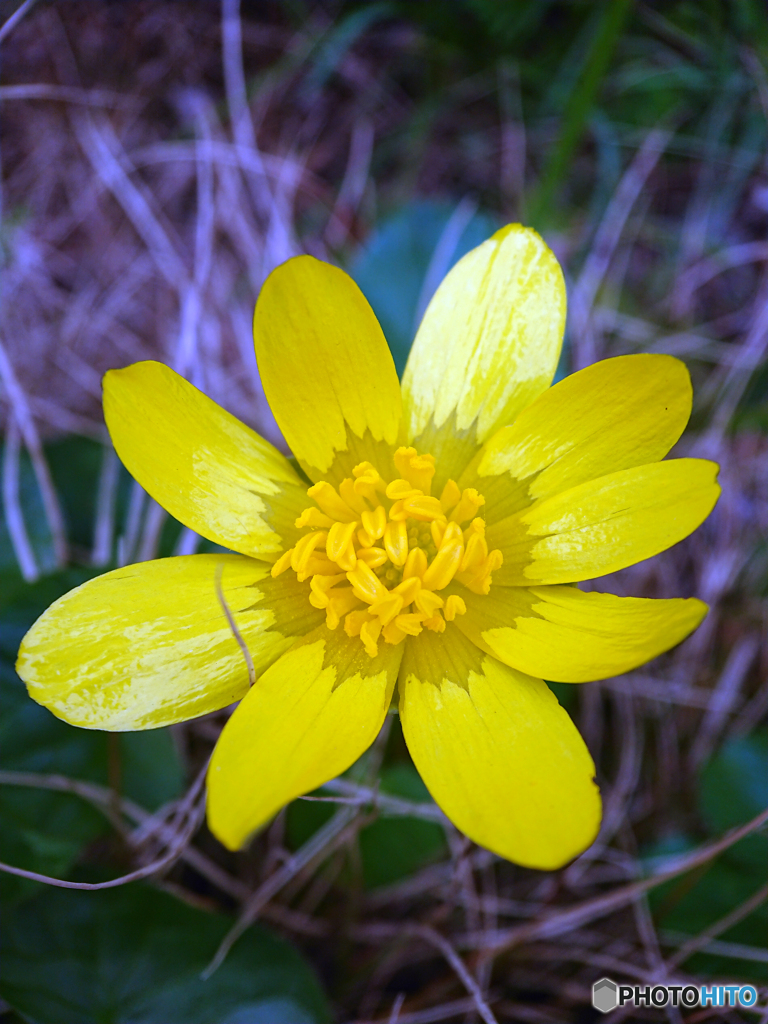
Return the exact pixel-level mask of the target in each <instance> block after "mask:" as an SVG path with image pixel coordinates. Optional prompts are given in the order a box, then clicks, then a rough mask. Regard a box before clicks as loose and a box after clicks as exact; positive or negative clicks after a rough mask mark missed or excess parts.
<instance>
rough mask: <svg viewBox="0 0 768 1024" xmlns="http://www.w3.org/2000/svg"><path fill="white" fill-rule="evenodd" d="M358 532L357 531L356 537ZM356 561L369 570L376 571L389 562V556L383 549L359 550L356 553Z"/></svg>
mask: <svg viewBox="0 0 768 1024" xmlns="http://www.w3.org/2000/svg"><path fill="white" fill-rule="evenodd" d="M359 535H360V531H359V530H358V536H359ZM357 558H358V561H363V562H365V564H366V565H367V566H368V567H369V568H370V569H378V567H379V566H380V565H384V564H385V563H386V562H388V561H389V555H388V554H387V552H386V551H385V550H384V548H361V549H360V550H359V551H358V552H357Z"/></svg>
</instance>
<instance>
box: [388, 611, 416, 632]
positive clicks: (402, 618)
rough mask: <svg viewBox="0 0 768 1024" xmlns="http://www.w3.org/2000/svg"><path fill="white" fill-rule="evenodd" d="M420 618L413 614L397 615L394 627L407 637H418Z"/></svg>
mask: <svg viewBox="0 0 768 1024" xmlns="http://www.w3.org/2000/svg"><path fill="white" fill-rule="evenodd" d="M421 618H422V617H421V615H417V614H415V613H413V612H411V613H410V614H408V615H398V616H397V618H396V619H395V622H394V625H395V626H397V628H398V629H400V630H402V631H403V633H407V634H408V635H409V636H418V635H419V633H420V632H421V628H422V627H421Z"/></svg>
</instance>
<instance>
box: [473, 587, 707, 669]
mask: <svg viewBox="0 0 768 1024" xmlns="http://www.w3.org/2000/svg"><path fill="white" fill-rule="evenodd" d="M461 596H462V597H463V599H464V602H465V605H466V609H467V611H466V614H465V615H461V616H459V617H458V618H457V619H456V625H457V626H458V627H459V629H460V630H461V631H462V632H463V633H464V634H465V635H466V636H467V637H469V638H470V639H471V640H472V641H473V642H474V643H476V644H477V645H478V646H480V647H481V648H482V649H483V650H485V651H487V652H488V653H489V654H493V655H495V656H496V657H497V658H498V659H499V661H503V662H504V663H505V664H506V665H511V666H512V667H513V668H516V669H519V670H520V671H521V672H526V673H527V674H528V675H532V676H541V677H542V678H544V679H549V680H552V681H553V682H563V683H584V682H588V681H590V680H593V679H606V678H608V677H609V676H615V675H620V674H621V673H623V672H629V671H630V669H633V668H637V666H638V665H642V664H644V662H646V661H650V660H651V658H655V657H656V656H657V655H659V654H661V653H662V652H664V651H667V650H669V649H670V648H671V647H674V646H675V645H676V644H679V643H680V641H681V640H683V639H684V638H685V637H686V636H688V634H689V633H690V632H691V631H692V630H694V629H696V627H697V626H698V625H699V623H700V622H701V620H702V619H703V618H704V616H705V615H706V613H707V606H706V605H705V604H704V602H703V601H698V600H696V598H693V597H691V598H687V599H684V598H672V599H670V600H653V599H650V598H639V597H615V596H614V595H613V594H600V593H584V592H582V591H581V590H577V589H576V587H565V586H552V587H491V592H490V594H488V596H487V597H485V596H478V595H477V594H472V593H470V591H468V590H466V589H463V590H462V591H461Z"/></svg>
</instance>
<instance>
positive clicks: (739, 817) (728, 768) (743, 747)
mask: <svg viewBox="0 0 768 1024" xmlns="http://www.w3.org/2000/svg"><path fill="white" fill-rule="evenodd" d="M699 807H700V810H701V815H702V817H703V819H704V821H705V822H706V823H707V825H708V827H709V828H710V830H711V831H712V832H713V833H715V834H718V833H721V832H725V831H726V830H727V829H729V828H734V827H735V826H736V825H743V824H744V822H746V821H749V820H750V818H754V817H755V816H756V815H758V814H759V813H760V811H762V810H764V809H765V808H766V807H768V729H760V730H757V731H755V732H753V733H752V734H751V735H749V736H740V737H738V738H737V739H732V740H729V742H727V743H726V744H724V746H723V747H721V749H720V750H719V751H718V753H717V754H716V755H715V756H714V757H713V758H712V760H711V761H710V762H709V763H708V764H707V765H706V767H705V768H704V770H703V771H702V773H701V780H700V787H699ZM727 856H728V859H729V860H730V861H732V862H734V863H738V864H741V865H743V867H744V868H745V869H750V868H751V869H752V871H754V872H757V873H760V872H762V873H763V874H764V873H765V865H766V864H768V836H765V835H753V836H747V838H746V839H742V840H741V842H739V843H737V844H736V845H735V846H733V847H731V849H730V850H729V851H728V855H727Z"/></svg>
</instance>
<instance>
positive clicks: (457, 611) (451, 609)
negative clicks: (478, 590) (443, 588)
mask: <svg viewBox="0 0 768 1024" xmlns="http://www.w3.org/2000/svg"><path fill="white" fill-rule="evenodd" d="M466 612H467V606H466V604H465V603H464V600H463V598H461V597H459V595H458V594H451V595H450V597H449V598H448V600H447V601H446V602H445V608H444V609H443V615H444V616H445V617H446V619H447V620H448V621H449V622H453V620H454V619H455V618H456V616H457V615H466Z"/></svg>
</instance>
